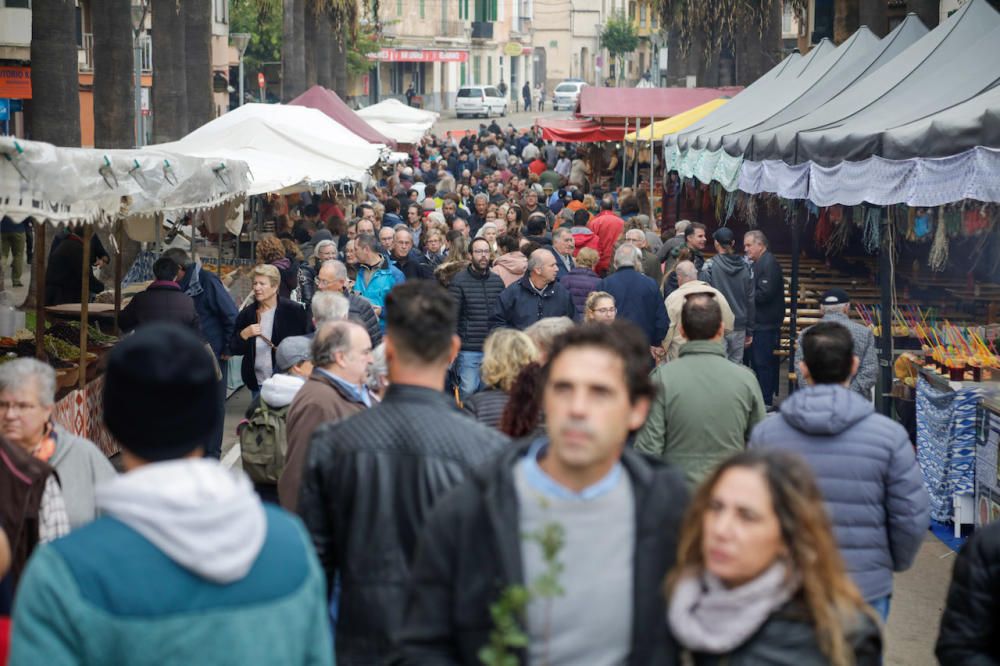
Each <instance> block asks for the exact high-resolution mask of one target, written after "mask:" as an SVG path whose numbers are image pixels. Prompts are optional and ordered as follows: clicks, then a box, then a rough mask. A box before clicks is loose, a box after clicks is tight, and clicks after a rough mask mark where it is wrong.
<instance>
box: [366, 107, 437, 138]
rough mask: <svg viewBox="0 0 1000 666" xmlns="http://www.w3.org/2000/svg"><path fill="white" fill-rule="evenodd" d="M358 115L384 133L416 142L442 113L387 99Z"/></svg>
mask: <svg viewBox="0 0 1000 666" xmlns="http://www.w3.org/2000/svg"><path fill="white" fill-rule="evenodd" d="M358 115H359V116H361V117H362V118H364V119H365V122H367V123H368V124H369V125H371V126H372V127H374V128H375V129H377V130H378V131H379V132H381V133H382V134H385V135H386V136H388V137H390V138H392V139H395V140H396V141H398V142H400V143H416V142H417V141H419V140H420V138H421V137H423V135H424V134H425V133H427V132H428V131H429V130H430V128H431V127H432V126H433V125H434V123H436V122H437V119H438V116H439V115H440V114H438V113H436V112H434V111H425V110H423V109H416V108H413V107H412V106H407V105H406V104H403V103H402V102H400V101H399V100H395V99H387V100H385V101H383V102H379V103H378V104H372V105H371V106H366V107H365V108H363V109H361V110H360V111H358Z"/></svg>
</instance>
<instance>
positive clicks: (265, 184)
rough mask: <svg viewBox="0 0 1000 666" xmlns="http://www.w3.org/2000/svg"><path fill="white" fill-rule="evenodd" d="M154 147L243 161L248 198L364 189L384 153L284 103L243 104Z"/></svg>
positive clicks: (306, 110) (323, 118) (326, 119)
mask: <svg viewBox="0 0 1000 666" xmlns="http://www.w3.org/2000/svg"><path fill="white" fill-rule="evenodd" d="M157 147H158V148H160V149H163V150H169V151H171V152H176V153H180V154H182V155H190V156H197V157H207V156H209V155H213V156H217V157H222V158H225V159H239V160H243V161H245V162H246V163H247V164H248V165H249V167H250V173H251V176H252V182H251V183H250V186H249V189H248V191H247V193H248V194H251V195H253V194H265V193H268V192H279V193H291V192H302V191H306V190H320V189H324V188H326V187H328V186H330V185H333V184H336V183H345V182H353V183H359V184H361V185H367V183H368V179H369V173H368V171H369V169H371V167H372V166H374V165H375V164H376V163H377V162H378V161H379V159H381V158H382V156H383V153H384V152H386V147H385V146H384V145H383V144H371V143H368V142H367V141H365V140H364V139H362V138H361V137H359V136H357V135H356V134H354V133H353V132H351V131H350V130H348V129H347V128H345V127H344V126H343V125H341V124H340V123H338V122H336V121H335V120H333V119H332V118H330V117H329V116H328V115H326V114H325V113H323V112H322V111H318V110H316V109H311V108H308V107H304V106H290V105H285V104H246V105H244V106H241V107H239V108H237V109H234V110H233V111H230V112H229V113H226V114H224V115H222V116H220V117H218V118H216V119H215V120H213V121H211V122H209V123H206V124H205V125H203V126H201V127H199V128H198V129H196V130H195V131H193V132H191V133H190V134H188V135H187V136H185V137H184V138H183V139H180V140H179V141H174V142H171V143H165V144H160V145H159V146H157Z"/></svg>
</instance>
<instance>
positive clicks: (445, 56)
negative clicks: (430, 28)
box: [368, 49, 469, 62]
mask: <svg viewBox="0 0 1000 666" xmlns="http://www.w3.org/2000/svg"><path fill="white" fill-rule="evenodd" d="M368 59H369V60H381V61H382V62H468V61H469V52H468V51H441V50H437V49H380V50H379V52H378V53H369V54H368Z"/></svg>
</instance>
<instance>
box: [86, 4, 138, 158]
mask: <svg viewBox="0 0 1000 666" xmlns="http://www.w3.org/2000/svg"><path fill="white" fill-rule="evenodd" d="M130 11H131V10H130V0H94V3H93V4H92V5H91V18H92V19H93V26H94V146H95V147H97V148H132V147H133V146H135V145H136V136H135V88H134V87H133V80H134V78H135V69H134V68H135V52H134V51H133V49H132V21H131V19H130Z"/></svg>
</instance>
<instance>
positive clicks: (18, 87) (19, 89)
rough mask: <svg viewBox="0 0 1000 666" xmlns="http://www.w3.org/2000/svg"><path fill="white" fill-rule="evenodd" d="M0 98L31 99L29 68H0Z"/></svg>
mask: <svg viewBox="0 0 1000 666" xmlns="http://www.w3.org/2000/svg"><path fill="white" fill-rule="evenodd" d="M0 97H3V98H7V99H31V68H30V67H6V66H5V67H0Z"/></svg>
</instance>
